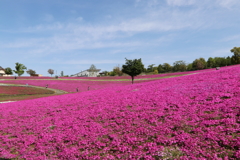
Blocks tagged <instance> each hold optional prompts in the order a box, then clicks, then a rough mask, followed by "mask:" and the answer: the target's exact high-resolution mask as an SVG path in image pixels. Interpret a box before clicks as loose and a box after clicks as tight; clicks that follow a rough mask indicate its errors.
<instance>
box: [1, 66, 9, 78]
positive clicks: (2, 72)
mask: <svg viewBox="0 0 240 160" xmlns="http://www.w3.org/2000/svg"><path fill="white" fill-rule="evenodd" d="M0 76H4V77H7V76H11V75H8V74H6V73H5V69H4V68H2V67H1V66H0Z"/></svg>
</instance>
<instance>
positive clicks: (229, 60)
mask: <svg viewBox="0 0 240 160" xmlns="http://www.w3.org/2000/svg"><path fill="white" fill-rule="evenodd" d="M226 63H227V66H230V65H232V62H231V58H230V57H229V56H228V57H227V58H226Z"/></svg>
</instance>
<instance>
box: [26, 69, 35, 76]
mask: <svg viewBox="0 0 240 160" xmlns="http://www.w3.org/2000/svg"><path fill="white" fill-rule="evenodd" d="M27 74H29V75H34V74H36V71H34V70H32V69H28V70H27Z"/></svg>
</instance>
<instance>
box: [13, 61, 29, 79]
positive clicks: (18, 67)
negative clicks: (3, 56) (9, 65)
mask: <svg viewBox="0 0 240 160" xmlns="http://www.w3.org/2000/svg"><path fill="white" fill-rule="evenodd" d="M15 64H16V66H15V68H16V70H13V71H14V72H15V73H16V74H18V76H19V77H20V76H21V75H22V74H23V73H24V70H26V69H27V67H25V66H24V65H23V64H21V63H18V62H17V63H15Z"/></svg>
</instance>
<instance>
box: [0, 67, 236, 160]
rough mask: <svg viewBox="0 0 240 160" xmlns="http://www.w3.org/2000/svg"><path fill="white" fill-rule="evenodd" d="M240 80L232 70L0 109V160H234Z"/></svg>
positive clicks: (27, 102) (61, 96)
mask: <svg viewBox="0 0 240 160" xmlns="http://www.w3.org/2000/svg"><path fill="white" fill-rule="evenodd" d="M30 81H31V80H29V81H28V83H29V84H30ZM69 81H70V80H69ZM24 82H25V83H26V81H24ZM36 82H37V81H36ZM47 82H50V80H49V81H47ZM52 82H54V81H52ZM62 82H65V81H64V80H62ZM66 82H68V81H66ZM71 82H75V81H73V80H72V81H71ZM76 82H78V81H76ZM239 82H240V67H239V66H232V67H228V68H224V69H220V70H212V71H209V72H202V73H198V74H193V75H187V76H182V77H175V78H169V79H160V80H155V81H151V82H143V83H137V84H133V85H122V84H121V85H115V86H114V87H113V86H112V87H110V88H109V87H102V88H99V89H97V88H96V90H90V91H88V92H81V93H72V94H65V95H59V96H53V97H45V98H39V99H35V100H24V101H19V102H12V103H4V104H0V158H16V159H64V160H65V159H139V160H143V159H147V160H156V159H240V150H239V148H240V84H239ZM1 83H2V82H1ZM9 83H10V82H9ZM11 83H12V82H11ZM86 83H87V82H86ZM50 85H51V84H50V83H49V87H50ZM67 86H68V85H66V88H67ZM69 86H70V82H69ZM96 86H97V85H96Z"/></svg>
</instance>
